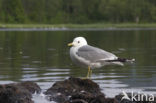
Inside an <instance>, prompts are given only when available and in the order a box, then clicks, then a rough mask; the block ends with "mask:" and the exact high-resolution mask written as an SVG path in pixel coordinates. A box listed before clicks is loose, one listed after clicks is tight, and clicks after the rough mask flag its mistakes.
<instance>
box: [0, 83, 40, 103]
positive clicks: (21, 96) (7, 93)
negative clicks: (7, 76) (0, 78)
mask: <svg viewBox="0 0 156 103" xmlns="http://www.w3.org/2000/svg"><path fill="white" fill-rule="evenodd" d="M35 91H36V92H38V93H39V92H40V91H41V89H40V87H39V86H38V85H37V84H36V83H33V82H22V83H12V84H5V85H0V103H34V102H33V101H32V100H31V98H32V93H34V92H35Z"/></svg>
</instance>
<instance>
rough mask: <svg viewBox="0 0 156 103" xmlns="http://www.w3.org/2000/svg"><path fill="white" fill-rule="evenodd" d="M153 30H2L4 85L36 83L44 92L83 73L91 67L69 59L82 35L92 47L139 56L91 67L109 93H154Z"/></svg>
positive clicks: (0, 50)
mask: <svg viewBox="0 0 156 103" xmlns="http://www.w3.org/2000/svg"><path fill="white" fill-rule="evenodd" d="M155 33H156V31H155V30H150V31H148V30H147V31H146V30H142V31H126V30H125V31H124V30H122V31H120V30H118V31H115V30H114V31H23V32H22V31H1V32H0V84H5V83H12V82H18V81H35V82H37V83H38V84H39V85H40V86H41V88H42V89H43V91H44V90H46V89H47V88H49V87H50V86H51V85H52V84H53V83H54V82H56V81H60V80H64V79H65V78H68V77H69V76H74V77H84V76H85V75H86V73H87V69H85V68H80V67H77V66H75V65H74V64H73V63H72V62H71V60H70V57H69V48H68V47H67V44H68V43H69V42H72V40H73V38H75V37H76V36H84V37H86V38H87V40H88V43H89V44H90V45H92V46H96V47H99V48H102V49H104V50H107V51H110V52H113V53H115V54H116V55H117V56H119V57H127V58H135V59H136V63H135V64H133V65H129V64H126V65H125V66H124V67H120V66H107V67H102V68H100V69H94V70H93V75H92V80H94V81H95V82H97V83H98V84H100V87H101V88H102V90H103V92H105V93H107V96H114V95H116V94H118V93H120V92H122V90H125V91H131V90H133V91H144V92H153V93H155V94H156V87H155V86H156V47H155V44H156V35H155ZM35 98H37V97H35ZM42 102H43V101H42ZM47 103H48V102H47Z"/></svg>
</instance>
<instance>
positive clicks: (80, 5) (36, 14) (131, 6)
mask: <svg viewBox="0 0 156 103" xmlns="http://www.w3.org/2000/svg"><path fill="white" fill-rule="evenodd" d="M100 22H103V23H122V22H137V23H139V22H143V23H144V22H156V0H0V23H43V24H60V23H79V24H82V23H100Z"/></svg>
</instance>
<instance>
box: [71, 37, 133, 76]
mask: <svg viewBox="0 0 156 103" xmlns="http://www.w3.org/2000/svg"><path fill="white" fill-rule="evenodd" d="M68 46H72V47H71V48H70V58H71V60H72V61H73V62H74V63H75V64H76V65H78V66H81V67H85V68H88V73H87V78H88V77H91V74H92V69H94V68H101V67H103V66H106V65H114V64H115V65H121V66H123V65H124V64H123V63H124V62H134V61H135V59H131V60H130V59H125V58H119V57H117V56H116V55H115V54H112V53H110V52H107V51H105V50H102V49H100V48H97V47H93V46H90V45H88V44H87V41H86V39H85V38H84V37H76V38H74V40H73V42H72V43H69V44H68Z"/></svg>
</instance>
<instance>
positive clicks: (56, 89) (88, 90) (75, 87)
mask: <svg viewBox="0 0 156 103" xmlns="http://www.w3.org/2000/svg"><path fill="white" fill-rule="evenodd" d="M45 94H46V95H48V99H49V100H50V101H56V102H58V103H106V102H105V101H112V99H107V100H106V98H105V95H104V94H103V93H102V92H101V91H100V87H99V85H98V84H97V83H95V82H93V81H92V80H90V79H80V78H73V77H71V78H69V79H67V80H64V81H59V82H56V83H55V84H53V86H52V87H51V88H49V89H48V90H47V91H46V92H45ZM107 103H108V102H107Z"/></svg>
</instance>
